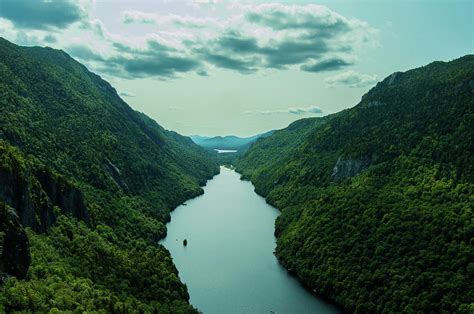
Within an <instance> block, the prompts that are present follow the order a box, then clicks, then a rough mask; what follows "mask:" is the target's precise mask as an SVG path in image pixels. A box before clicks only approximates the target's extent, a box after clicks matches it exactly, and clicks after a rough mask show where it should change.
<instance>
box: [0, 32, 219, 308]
mask: <svg viewBox="0 0 474 314" xmlns="http://www.w3.org/2000/svg"><path fill="white" fill-rule="evenodd" d="M0 94H1V97H0V153H1V155H0V173H1V178H0V203H1V204H3V205H2V207H1V208H5V209H3V210H2V212H5V215H6V216H7V217H9V218H8V219H9V221H10V222H11V224H9V225H8V226H12V225H15V226H17V224H16V223H17V222H21V226H22V227H30V228H31V229H28V230H26V235H27V237H28V239H29V241H26V245H27V246H29V251H30V255H31V265H30V267H29V271H28V273H27V274H26V280H17V279H16V278H14V277H10V276H9V275H15V273H13V272H11V271H10V272H9V271H8V269H6V268H5V267H2V269H0V271H2V276H0V277H1V279H2V281H3V282H4V284H3V285H2V286H1V287H0V311H1V310H5V311H7V312H8V311H12V310H29V311H40V312H43V311H49V309H52V308H57V309H59V310H62V311H65V310H76V311H91V310H100V309H102V310H116V311H132V312H133V311H139V310H141V311H145V312H149V311H152V310H159V311H161V312H166V311H173V312H175V311H188V310H192V307H191V306H190V305H189V304H188V299H189V296H188V294H187V290H186V287H185V286H184V285H183V284H182V283H181V282H180V281H179V278H178V276H177V270H176V268H175V267H174V265H173V264H172V261H171V258H170V256H169V253H168V251H167V250H166V249H164V248H163V247H162V246H161V245H158V244H156V242H157V240H159V239H160V238H161V237H163V235H164V234H165V233H166V228H165V225H164V224H165V222H166V221H168V220H169V212H170V210H172V209H173V208H175V207H176V206H177V205H178V204H180V203H182V202H183V201H185V200H186V199H188V198H191V197H194V196H196V195H199V194H201V193H202V189H201V187H200V185H203V184H204V183H205V182H206V180H207V179H208V178H210V177H212V176H213V175H214V174H216V173H217V172H218V166H217V163H216V162H215V161H214V160H213V158H212V157H211V156H210V155H209V154H208V153H207V152H205V151H204V150H203V149H202V148H200V147H198V146H197V145H195V144H194V143H192V141H191V140H190V139H189V138H186V137H183V136H180V135H179V134H177V133H174V132H170V131H167V130H164V129H163V128H162V127H160V126H159V125H158V124H157V123H156V122H154V121H153V120H152V119H150V118H148V117H146V116H145V115H143V114H141V113H138V112H136V111H134V110H133V109H132V108H130V107H129V106H128V105H127V104H126V103H125V102H124V101H123V100H122V99H121V98H120V97H119V96H118V95H117V93H116V91H115V90H114V89H113V87H112V86H110V84H108V83H107V82H106V81H104V80H102V79H101V78H100V77H99V76H97V75H95V74H93V73H91V72H89V71H88V70H87V69H86V68H85V67H84V66H83V65H81V64H80V63H78V62H76V61H75V60H74V59H72V58H71V57H69V56H68V55H67V54H66V53H64V52H63V51H58V50H53V49H50V48H39V47H32V48H25V47H19V46H16V45H14V44H12V43H10V42H8V41H6V40H3V39H0ZM5 203H6V204H5ZM8 213H11V214H8ZM2 215H3V214H2ZM16 216H17V217H16ZM15 217H16V218H15ZM15 228H16V227H15ZM10 229H11V228H10ZM5 230H7V229H6V226H2V230H0V234H2V239H3V246H2V248H3V249H4V248H5V247H7V245H8V244H9V243H8V241H7V240H6V239H7V237H6V236H4V235H5V234H7V233H8V232H7V231H5ZM15 230H16V229H15ZM17 234H21V232H20V233H18V232H17ZM19 238H21V235H20V236H19ZM0 240H1V239H0ZM20 242H21V241H20ZM28 242H29V244H28ZM24 243H25V242H21V243H20V244H21V245H24ZM27 255H28V254H27ZM27 255H24V256H23V257H24V258H25V261H28V259H27V258H26V256H27ZM26 264H27V263H25V265H26ZM17 277H19V278H21V277H23V276H17Z"/></svg>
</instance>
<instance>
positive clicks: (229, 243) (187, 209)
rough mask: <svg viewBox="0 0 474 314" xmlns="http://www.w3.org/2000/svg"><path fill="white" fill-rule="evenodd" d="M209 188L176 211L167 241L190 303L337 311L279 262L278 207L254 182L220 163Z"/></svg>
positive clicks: (225, 308)
mask: <svg viewBox="0 0 474 314" xmlns="http://www.w3.org/2000/svg"><path fill="white" fill-rule="evenodd" d="M204 190H205V193H204V195H202V196H200V197H198V198H196V199H193V200H190V201H188V202H187V206H180V207H178V208H177V209H176V210H175V211H174V212H173V213H172V214H171V222H170V223H169V224H168V226H167V227H168V236H167V237H166V238H165V239H164V240H163V241H162V244H163V245H164V246H166V248H168V250H169V251H170V252H171V255H172V257H173V260H174V262H175V264H176V267H177V268H178V270H179V275H180V278H181V280H182V281H183V282H185V283H186V284H187V286H188V290H189V294H190V297H191V300H190V302H191V304H193V305H194V306H195V307H197V308H198V309H199V310H200V311H203V312H204V313H271V311H273V312H275V313H334V312H336V310H335V309H334V308H333V307H332V306H330V305H328V304H326V303H325V302H323V301H321V300H318V299H317V298H316V297H314V296H313V295H311V294H310V293H309V292H308V291H306V290H305V289H304V288H303V287H302V286H301V285H300V284H299V282H298V281H296V279H294V278H293V277H291V276H290V275H289V274H288V273H287V272H286V270H285V269H284V268H283V267H281V266H280V265H279V264H278V261H277V260H276V258H275V256H274V255H273V251H274V250H275V237H274V236H273V231H274V222H275V219H276V217H277V216H278V210H276V209H275V208H273V207H271V206H269V205H268V204H266V203H265V200H264V199H263V198H262V197H260V196H258V195H257V194H255V192H254V190H253V186H252V184H251V183H249V182H245V181H240V177H239V174H237V173H236V172H234V171H232V170H229V169H227V168H221V174H219V175H218V176H216V177H215V178H214V179H213V180H211V181H209V182H208V184H207V186H206V187H205V188H204ZM183 239H187V240H188V245H187V247H184V246H183Z"/></svg>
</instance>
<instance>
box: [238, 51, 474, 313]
mask: <svg viewBox="0 0 474 314" xmlns="http://www.w3.org/2000/svg"><path fill="white" fill-rule="evenodd" d="M236 167H237V170H238V171H239V172H241V173H242V176H243V178H245V179H249V180H251V181H252V182H253V183H254V185H255V188H256V191H257V192H258V193H259V194H261V195H263V196H265V197H266V198H267V201H268V202H269V203H271V204H273V205H274V206H276V207H277V208H279V209H280V210H281V215H280V216H279V218H278V219H277V221H276V229H275V234H276V236H277V239H278V240H277V249H276V255H277V257H278V258H279V260H280V262H281V263H282V264H283V265H284V266H286V268H287V269H288V270H290V271H291V272H293V273H294V274H295V275H296V276H297V277H298V278H299V279H301V280H302V281H303V282H304V284H305V285H307V286H308V287H309V288H311V289H312V290H314V291H315V292H316V293H318V294H320V295H323V296H325V297H327V298H328V299H330V300H332V301H333V302H335V303H337V304H339V305H340V306H341V307H343V308H344V309H346V310H348V311H355V312H358V313H368V312H420V311H421V312H446V313H455V312H458V313H462V312H464V313H472V312H473V311H474V284H473V283H474V263H473V261H474V249H473V247H474V246H473V245H474V216H473V210H474V56H472V55H468V56H465V57H462V58H459V59H457V60H453V61H451V62H433V63H431V64H429V65H426V66H424V67H421V68H418V69H414V70H410V71H407V72H403V73H402V72H397V73H394V74H392V75H391V76H389V77H387V78H386V79H385V80H383V81H382V82H379V83H378V84H377V86H376V87H374V88H372V89H371V90H370V91H369V92H368V93H367V94H365V95H364V96H363V97H362V99H361V101H360V103H359V104H358V105H356V106H355V107H353V108H351V109H348V110H344V111H342V112H339V113H337V114H334V115H330V116H327V117H324V118H312V119H304V120H300V121H297V122H295V123H293V124H291V125H290V126H289V127H287V128H286V129H283V130H279V131H276V132H275V133H274V134H273V135H272V136H270V137H268V138H264V139H260V140H259V141H257V142H256V143H255V144H254V145H253V146H252V147H251V148H250V150H249V151H248V152H247V153H246V154H245V155H244V156H243V158H241V159H240V160H239V161H237V163H236Z"/></svg>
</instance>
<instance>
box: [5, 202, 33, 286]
mask: <svg viewBox="0 0 474 314" xmlns="http://www.w3.org/2000/svg"><path fill="white" fill-rule="evenodd" d="M0 254H1V255H0V284H1V283H2V282H3V280H4V279H5V278H6V277H8V276H9V275H11V276H15V277H17V278H20V279H22V278H25V276H26V273H27V272H28V267H29V266H30V261H31V257H30V251H29V243H28V237H27V236H26V233H25V230H24V229H23V227H22V226H21V223H20V219H19V218H18V215H17V214H16V213H15V211H14V210H13V209H12V208H10V207H9V206H8V205H6V204H5V203H4V202H2V201H0Z"/></svg>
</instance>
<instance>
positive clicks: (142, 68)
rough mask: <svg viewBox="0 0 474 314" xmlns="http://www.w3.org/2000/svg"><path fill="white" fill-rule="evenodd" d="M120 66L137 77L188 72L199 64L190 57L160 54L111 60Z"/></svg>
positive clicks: (165, 75) (170, 75) (169, 75)
mask: <svg viewBox="0 0 474 314" xmlns="http://www.w3.org/2000/svg"><path fill="white" fill-rule="evenodd" d="M111 61H112V62H113V63H115V65H118V66H119V68H120V67H121V68H122V69H123V70H124V71H125V72H126V73H127V74H128V75H130V76H132V77H134V78H139V77H146V76H160V77H169V78H172V77H175V74H176V73H180V72H181V73H182V72H189V71H192V70H195V69H197V68H198V67H199V66H200V65H201V64H200V63H199V62H198V61H196V60H194V59H191V58H186V57H173V56H169V55H161V56H157V57H145V58H140V57H139V58H134V59H127V58H122V57H120V58H115V59H112V60H111Z"/></svg>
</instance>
